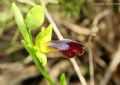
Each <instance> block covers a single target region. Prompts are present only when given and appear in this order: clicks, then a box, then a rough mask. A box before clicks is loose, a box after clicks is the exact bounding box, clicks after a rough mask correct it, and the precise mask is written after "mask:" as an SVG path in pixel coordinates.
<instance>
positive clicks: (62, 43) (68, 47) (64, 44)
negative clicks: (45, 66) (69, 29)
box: [49, 39, 84, 58]
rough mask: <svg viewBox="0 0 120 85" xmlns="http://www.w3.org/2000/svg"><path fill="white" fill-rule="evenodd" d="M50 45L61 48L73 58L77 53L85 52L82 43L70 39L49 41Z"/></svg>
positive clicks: (57, 48) (63, 52) (62, 51)
mask: <svg viewBox="0 0 120 85" xmlns="http://www.w3.org/2000/svg"><path fill="white" fill-rule="evenodd" d="M49 46H50V47H52V48H54V49H56V50H59V51H60V52H61V53H62V54H63V55H65V56H66V57H68V58H73V57H75V55H76V54H80V55H82V54H83V53H84V46H83V45H82V44H80V43H78V42H76V41H73V40H69V39H63V40H56V41H52V42H50V43H49Z"/></svg>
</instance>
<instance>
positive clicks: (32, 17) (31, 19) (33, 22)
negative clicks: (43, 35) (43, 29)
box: [25, 5, 44, 29]
mask: <svg viewBox="0 0 120 85" xmlns="http://www.w3.org/2000/svg"><path fill="white" fill-rule="evenodd" d="M43 21H44V10H43V7H42V6H40V5H36V6H35V7H33V8H32V9H31V10H30V11H29V12H28V13H27V16H26V19H25V24H26V26H27V27H28V28H29V29H35V28H38V27H39V26H41V25H42V24H43Z"/></svg>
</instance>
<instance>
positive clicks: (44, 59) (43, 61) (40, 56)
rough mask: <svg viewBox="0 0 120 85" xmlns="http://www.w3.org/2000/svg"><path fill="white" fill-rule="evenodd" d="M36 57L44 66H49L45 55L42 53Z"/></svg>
mask: <svg viewBox="0 0 120 85" xmlns="http://www.w3.org/2000/svg"><path fill="white" fill-rule="evenodd" d="M36 56H37V58H38V60H39V61H40V63H41V64H42V66H45V65H46V64H47V57H46V55H45V54H44V53H41V52H39V51H38V52H36Z"/></svg>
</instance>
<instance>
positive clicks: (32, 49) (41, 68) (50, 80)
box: [22, 40, 55, 85]
mask: <svg viewBox="0 0 120 85" xmlns="http://www.w3.org/2000/svg"><path fill="white" fill-rule="evenodd" d="M22 44H23V45H24V47H25V48H26V49H27V51H28V52H29V54H30V55H31V57H32V59H33V61H34V63H35V64H36V66H37V67H38V68H39V70H40V72H41V73H42V75H43V76H44V77H45V79H47V80H48V82H49V83H50V85H55V84H54V82H53V81H52V79H51V78H50V76H49V75H48V73H47V72H46V71H45V68H44V67H43V66H42V65H41V63H40V62H39V60H38V59H37V57H36V54H35V52H36V50H35V49H34V48H33V47H32V46H28V45H27V44H26V42H25V41H24V40H22Z"/></svg>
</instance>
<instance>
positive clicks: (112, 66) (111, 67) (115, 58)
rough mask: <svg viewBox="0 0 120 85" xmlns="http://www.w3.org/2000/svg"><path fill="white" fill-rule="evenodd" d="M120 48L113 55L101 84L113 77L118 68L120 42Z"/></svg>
mask: <svg viewBox="0 0 120 85" xmlns="http://www.w3.org/2000/svg"><path fill="white" fill-rule="evenodd" d="M118 47H119V48H118V50H117V51H116V52H115V53H114V54H113V55H112V58H113V59H112V61H111V63H110V65H109V66H108V69H107V70H106V72H105V75H104V76H103V78H102V80H101V82H100V85H106V84H107V82H108V81H109V79H110V78H111V75H112V73H113V72H114V71H115V69H116V68H117V66H118V64H119V63H120V43H119V46H118Z"/></svg>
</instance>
